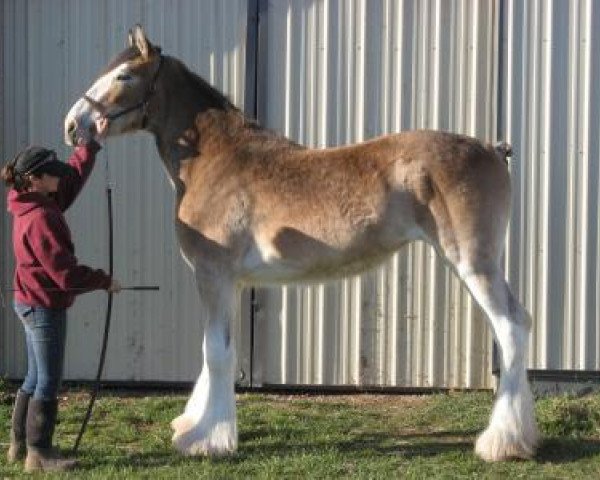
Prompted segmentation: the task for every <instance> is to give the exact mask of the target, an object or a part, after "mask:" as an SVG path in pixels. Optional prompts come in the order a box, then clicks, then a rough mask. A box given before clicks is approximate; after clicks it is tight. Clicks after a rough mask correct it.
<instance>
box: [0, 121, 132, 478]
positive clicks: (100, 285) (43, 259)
mask: <svg viewBox="0 0 600 480" xmlns="http://www.w3.org/2000/svg"><path fill="white" fill-rule="evenodd" d="M107 128H108V121H107V120H106V119H102V118H101V119H99V120H98V121H97V122H96V125H95V128H94V130H95V131H94V135H93V137H94V138H92V139H91V140H90V141H89V142H88V143H84V142H83V141H80V143H79V144H78V145H77V146H76V148H75V150H74V152H73V154H72V155H71V157H70V158H69V161H68V163H64V162H62V161H60V160H58V159H57V158H56V154H55V153H54V152H53V151H52V150H48V149H46V148H43V147H37V146H31V147H28V148H26V149H25V150H23V151H22V152H20V153H19V154H18V155H17V156H16V157H15V158H14V159H13V160H12V161H11V162H9V163H8V164H7V165H5V166H4V168H3V169H2V172H1V176H2V178H3V180H4V182H5V183H6V185H7V186H8V187H10V189H9V191H8V210H9V212H10V213H11V214H12V215H13V249H14V256H15V275H14V290H15V295H14V310H15V312H16V313H17V316H18V317H19V319H20V320H21V323H22V324H23V327H24V329H25V340H26V344H27V374H26V376H25V379H24V381H23V384H22V385H21V387H20V389H19V390H18V392H17V395H16V400H15V404H14V409H13V414H12V427H11V434H10V447H9V450H8V454H7V456H8V461H9V462H11V463H12V462H15V461H16V460H18V459H21V458H22V457H23V456H24V454H25V451H26V453H27V456H26V459H25V470H26V471H27V472H35V471H62V470H67V469H70V468H73V467H74V466H75V465H76V461H75V460H73V459H67V458H64V457H62V456H61V455H60V453H59V452H58V450H56V449H55V448H53V446H52V437H53V434H54V426H55V423H56V416H57V410H58V400H57V394H58V390H59V388H60V383H61V377H62V370H63V358H64V351H65V336H66V319H67V309H68V308H69V307H70V306H71V305H72V304H73V302H74V300H75V296H76V295H78V294H81V293H85V292H89V291H93V290H99V289H104V290H107V291H109V292H115V293H116V292H119V290H120V289H121V286H120V284H119V282H118V281H117V280H115V279H113V278H111V277H110V276H109V275H107V274H106V273H105V272H104V271H102V270H99V269H93V268H90V267H88V266H85V265H81V264H79V262H78V261H77V258H76V257H75V250H74V246H73V243H72V241H71V233H70V230H69V227H68V225H67V223H66V220H65V217H64V216H63V212H64V211H65V210H67V209H68V208H69V207H70V206H71V205H72V203H73V201H74V200H75V198H76V197H77V195H78V194H79V193H80V191H81V189H82V187H83V186H84V184H85V182H86V180H87V179H88V177H89V175H90V173H91V171H92V169H93V167H94V163H95V157H96V153H97V152H98V151H99V150H100V148H101V147H100V144H99V143H98V142H97V140H99V139H101V138H103V135H104V134H105V132H106V129H107Z"/></svg>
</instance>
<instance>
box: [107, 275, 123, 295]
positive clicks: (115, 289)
mask: <svg viewBox="0 0 600 480" xmlns="http://www.w3.org/2000/svg"><path fill="white" fill-rule="evenodd" d="M121 288H122V287H121V284H120V283H119V281H118V280H115V279H114V278H113V279H112V281H111V282H110V287H108V288H107V291H108V292H109V293H119V292H120V291H121Z"/></svg>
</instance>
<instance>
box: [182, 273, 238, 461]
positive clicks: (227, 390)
mask: <svg viewBox="0 0 600 480" xmlns="http://www.w3.org/2000/svg"><path fill="white" fill-rule="evenodd" d="M213 282H214V285H218V288H219V290H218V292H217V291H215V290H212V289H204V288H201V292H200V294H201V297H203V296H204V298H202V300H203V303H205V304H206V305H207V306H208V307H209V308H208V315H209V319H208V322H207V325H206V328H205V333H204V342H203V353H204V364H203V366H202V372H201V373H200V376H199V377H198V381H197V382H196V385H195V386H194V390H193V392H192V395H191V397H190V398H189V400H188V402H187V405H186V407H185V411H184V413H183V414H182V415H180V416H179V417H177V418H176V419H174V420H173V421H172V422H171V427H172V428H173V430H174V433H173V439H172V441H173V445H174V446H175V448H176V449H177V450H178V451H180V452H181V453H183V454H185V455H225V454H229V453H232V452H234V451H235V450H236V449H237V443H238V439H237V422H236V405H235V390H234V369H235V360H236V359H235V348H234V342H233V339H232V338H231V333H230V332H231V320H232V319H233V318H234V311H235V309H234V305H235V302H237V295H236V291H235V289H234V288H233V287H232V286H230V285H227V284H226V283H225V284H224V282H217V281H215V280H214V279H213ZM213 293H214V295H215V297H214V298H212V299H211V298H206V295H211V294H213Z"/></svg>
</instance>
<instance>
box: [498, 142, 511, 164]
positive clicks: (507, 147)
mask: <svg viewBox="0 0 600 480" xmlns="http://www.w3.org/2000/svg"><path fill="white" fill-rule="evenodd" d="M494 152H496V155H498V158H501V159H502V160H504V161H505V162H506V163H508V157H510V156H512V146H511V144H510V143H507V142H498V143H497V144H496V145H494Z"/></svg>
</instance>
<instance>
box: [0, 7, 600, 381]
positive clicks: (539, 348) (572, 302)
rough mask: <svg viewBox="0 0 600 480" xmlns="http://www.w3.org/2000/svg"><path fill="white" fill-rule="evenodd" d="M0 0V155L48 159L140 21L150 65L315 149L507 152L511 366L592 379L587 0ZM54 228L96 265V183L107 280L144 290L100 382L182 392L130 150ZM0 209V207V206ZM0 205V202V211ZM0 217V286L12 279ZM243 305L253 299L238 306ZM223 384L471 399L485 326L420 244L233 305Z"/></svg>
mask: <svg viewBox="0 0 600 480" xmlns="http://www.w3.org/2000/svg"><path fill="white" fill-rule="evenodd" d="M170 5H171V7H170V8H167V7H166V6H165V4H161V3H157V2H150V1H144V0H139V1H135V2H120V1H118V0H105V1H100V2H97V1H76V0H62V1H60V2H44V1H42V0H28V1H19V0H3V1H2V14H3V15H2V21H1V23H0V29H1V37H0V38H1V40H2V49H1V50H0V63H1V65H2V70H1V72H2V73H1V74H0V92H1V93H0V126H1V128H0V152H1V154H2V158H3V159H6V158H7V157H9V156H11V155H12V154H14V153H15V152H16V151H17V150H18V149H19V148H22V147H23V146H25V145H27V144H28V143H32V142H35V143H42V144H46V145H51V146H53V147H55V148H57V149H59V151H60V153H61V154H62V155H63V156H65V155H66V154H67V153H68V150H67V149H66V148H65V147H64V146H63V145H62V141H61V138H62V118H63V116H64V114H65V112H66V111H67V110H68V108H69V106H70V105H71V103H72V102H73V101H74V100H75V97H76V96H77V95H79V94H80V93H81V92H82V91H83V90H84V88H85V87H86V86H87V85H88V84H89V83H90V82H91V80H92V79H93V78H94V77H95V75H96V73H97V72H98V70H99V68H100V67H101V66H102V65H104V64H105V63H106V62H107V60H108V59H109V57H111V56H112V55H114V54H116V53H117V52H118V51H119V50H120V49H121V48H122V46H123V45H124V40H125V38H126V31H127V30H128V28H129V27H130V26H131V25H133V24H134V23H136V22H139V23H142V24H143V25H144V27H145V29H146V31H147V33H148V35H149V38H150V39H151V40H153V41H154V42H156V43H158V44H160V45H161V46H162V47H163V51H165V52H166V53H167V54H171V55H174V56H177V57H179V58H181V59H182V60H183V61H185V62H186V63H187V64H188V65H189V66H190V67H192V69H193V70H195V71H197V72H198V73H200V74H201V75H203V76H204V77H205V78H206V79H207V80H209V81H210V82H211V83H213V84H214V85H215V86H217V87H218V88H220V89H222V90H223V91H225V92H226V93H227V94H228V95H229V96H230V98H231V99H232V100H233V101H234V103H235V104H236V105H238V106H239V107H240V108H242V109H245V110H246V111H247V112H248V113H249V114H252V115H256V116H257V117H258V119H259V121H260V122H261V123H262V124H263V125H265V126H267V127H269V128H272V129H274V130H277V131H279V132H281V133H283V134H285V135H287V136H289V137H291V138H293V139H294V140H297V141H299V142H300V143H303V144H306V145H311V146H316V147H326V146H333V145H340V144H345V143H350V142H356V141H361V140H364V139H367V138H371V137H374V136H376V135H378V134H382V133H388V132H395V131H400V130H405V129H411V128H435V129H444V130H450V131H454V132H460V133H466V134H469V135H473V136H476V137H478V138H480V139H483V140H487V141H495V140H497V139H504V140H507V141H509V142H510V143H512V144H513V157H512V158H511V160H510V168H511V175H512V178H513V216H512V220H511V225H510V231H509V236H508V238H507V244H506V255H505V258H506V275H507V278H508V279H509V281H510V283H511V285H512V287H513V289H514V291H515V293H516V295H517V296H518V297H519V298H520V299H521V301H522V302H523V303H524V305H525V306H526V308H527V309H528V310H529V311H530V312H531V314H532V317H533V319H534V335H533V338H532V344H531V348H530V367H531V368H532V369H534V370H540V371H548V370H552V371H556V370H561V371H563V370H578V371H591V370H596V369H597V368H598V366H599V363H600V328H599V322H600V312H599V308H600V305H599V301H600V290H599V288H600V259H599V249H598V241H599V238H600V235H599V233H600V232H599V229H600V223H599V221H598V202H599V200H600V198H599V194H600V192H599V189H598V184H599V180H600V179H599V176H600V170H599V159H600V137H599V133H600V128H599V127H600V121H599V118H598V111H599V107H600V92H599V89H600V87H599V85H600V59H598V57H597V56H594V55H592V52H594V51H598V49H599V47H600V38H599V35H600V5H599V4H598V3H597V2H594V1H593V0H573V1H569V2H565V1H561V0H548V1H542V0H532V1H527V2H522V1H520V0H490V1H487V2H481V1H478V0H277V1H269V0H225V1H218V0H203V1H201V2H197V1H192V0H189V1H182V0H180V1H178V2H176V3H171V4H170ZM101 157H106V158H108V159H109V168H108V174H106V172H105V167H104V159H103V158H101V159H100V160H99V164H98V166H97V167H96V171H95V172H94V174H93V177H92V179H91V181H90V182H91V183H90V185H89V186H88V187H87V188H86V190H85V191H84V193H83V195H82V198H81V199H80V200H79V201H78V203H77V204H76V206H75V207H73V209H72V210H73V211H72V212H70V213H69V216H68V217H69V222H70V225H71V227H72V230H73V234H74V237H75V244H76V246H77V251H78V255H79V257H80V258H81V259H82V260H83V261H85V262H87V263H89V264H92V265H98V266H101V265H106V263H107V248H106V240H105V238H106V235H107V233H106V207H105V204H104V202H105V200H104V188H105V185H106V179H107V178H108V181H109V182H110V183H111V184H112V186H113V189H114V192H115V193H114V195H115V204H116V205H115V211H116V226H115V228H116V265H117V268H116V274H117V276H118V277H119V278H121V279H122V280H123V281H124V282H125V283H146V284H150V283H158V284H160V286H161V290H160V293H158V294H146V295H141V294H125V293H123V294H121V295H119V296H118V297H117V299H116V300H115V311H114V313H113V316H114V321H113V330H112V332H111V339H110V342H109V347H108V348H109V359H108V362H107V368H106V373H105V377H106V378H108V379H110V380H132V381H154V380H161V381H189V380H193V379H194V378H195V376H196V375H197V374H198V372H199V368H200V363H201V355H200V345H201V323H202V319H201V318H199V316H198V314H197V313H195V312H196V311H197V300H196V298H195V295H196V293H195V288H194V286H193V281H192V277H191V275H190V274H189V273H188V272H187V270H186V267H185V265H184V263H183V261H182V260H181V259H180V258H179V254H178V249H177V245H176V241H175V238H174V234H173V229H172V206H173V200H172V199H173V194H172V192H171V190H170V186H169V185H168V184H167V182H166V181H165V176H164V175H163V173H162V171H161V168H160V167H159V165H160V160H159V159H158V156H157V153H156V150H155V147H154V145H153V142H152V139H151V138H150V137H149V136H147V135H138V136H136V137H135V138H128V139H127V141H125V139H115V140H113V139H111V140H109V141H108V142H107V146H106V149H105V151H104V152H103V153H102V154H101ZM1 201H2V202H3V201H4V196H2V200H1ZM2 206H3V207H4V205H2ZM8 220H9V219H8V217H7V216H6V215H3V216H2V222H3V224H2V228H1V229H0V235H2V236H1V237H0V241H2V245H3V247H4V248H3V250H2V252H3V253H2V255H3V256H2V268H1V269H0V281H1V284H2V285H6V284H8V283H10V275H11V271H12V265H11V258H10V257H11V252H10V248H8V247H9V244H8V241H9V239H10V225H9V224H8ZM251 298H252V299H253V301H252V302H251V300H250V299H251ZM242 306H243V308H242V318H241V319H240V320H241V322H240V325H239V326H238V348H239V352H240V353H239V364H240V370H241V371H243V372H244V376H243V378H242V380H241V383H243V384H246V385H248V384H250V383H252V384H253V385H256V386H260V385H266V384H300V383H303V384H324V385H382V386H407V387H470V388H485V387H490V386H491V384H492V376H491V363H492V362H491V352H492V346H491V338H490V337H491V336H490V333H489V331H488V329H487V327H486V325H485V318H484V316H483V314H482V312H481V311H480V310H479V308H478V307H477V306H476V305H475V304H474V303H473V302H472V300H471V298H470V296H469V294H468V293H467V292H466V290H465V289H464V288H463V287H462V286H461V285H460V283H459V282H458V280H457V279H456V278H455V277H454V275H453V274H452V273H451V272H450V271H449V269H447V268H446V267H445V266H444V264H443V262H442V261H441V260H440V259H439V258H437V257H436V256H435V254H434V252H433V251H432V249H430V248H429V247H427V246H425V245H423V244H415V245H413V246H410V247H408V248H406V249H404V250H403V251H401V252H400V253H399V254H397V255H396V256H394V257H393V258H392V259H391V260H390V261H389V262H388V263H386V264H385V265H384V266H382V267H381V268H380V269H377V270H375V271H372V272H370V273H367V274H365V275H363V276H361V277H356V278H350V279H347V280H344V281H339V282H335V283H331V284H327V285H318V286H309V287H301V286H288V287H284V288H270V289H257V290H256V291H254V292H253V294H252V295H251V293H250V292H245V294H244V298H243V305H242ZM103 309H104V298H103V295H102V294H99V293H98V294H90V295H86V296H83V297H81V298H80V299H79V300H78V302H77V304H76V306H75V307H74V309H73V315H72V318H71V320H70V323H69V340H68V346H67V366H66V377H67V378H71V379H82V378H90V377H91V376H92V375H93V372H94V369H95V365H96V361H97V352H98V351H99V347H100V335H101V331H102V325H101V323H102V316H103ZM2 313H3V316H2V322H1V323H0V335H1V337H0V348H1V349H2V350H1V351H0V374H3V375H8V376H11V377H18V376H20V375H22V374H23V372H24V353H23V348H22V338H21V331H20V326H19V325H18V324H17V321H16V319H15V318H14V316H13V315H12V313H11V311H10V309H9V308H4V309H3V310H2Z"/></svg>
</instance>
